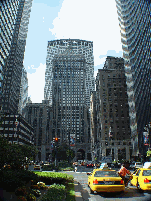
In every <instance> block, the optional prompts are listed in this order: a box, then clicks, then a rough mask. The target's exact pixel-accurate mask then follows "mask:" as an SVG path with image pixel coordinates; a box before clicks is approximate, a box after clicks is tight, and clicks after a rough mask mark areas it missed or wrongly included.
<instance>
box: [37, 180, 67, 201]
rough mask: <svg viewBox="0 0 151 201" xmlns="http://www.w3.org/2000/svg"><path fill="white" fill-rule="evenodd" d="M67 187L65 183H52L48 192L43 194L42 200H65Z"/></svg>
mask: <svg viewBox="0 0 151 201" xmlns="http://www.w3.org/2000/svg"><path fill="white" fill-rule="evenodd" d="M65 200H66V188H65V186H64V185H59V184H54V185H51V186H50V188H49V189H48V191H47V193H46V194H45V195H43V197H42V198H41V199H40V201H65Z"/></svg>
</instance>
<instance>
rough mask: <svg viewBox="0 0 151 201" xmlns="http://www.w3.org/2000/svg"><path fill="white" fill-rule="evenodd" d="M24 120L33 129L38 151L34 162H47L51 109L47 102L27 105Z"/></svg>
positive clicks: (50, 132) (50, 138)
mask: <svg viewBox="0 0 151 201" xmlns="http://www.w3.org/2000/svg"><path fill="white" fill-rule="evenodd" d="M24 114H25V119H26V120H27V121H28V122H29V123H30V124H31V125H32V127H33V128H34V145H35V146H36V147H37V149H38V151H39V152H38V155H37V156H36V161H48V160H50V159H51V153H52V149H53V147H52V141H53V139H52V122H51V120H52V108H51V107H50V106H49V105H48V103H47V101H43V102H42V103H27V105H26V107H25V111H24Z"/></svg>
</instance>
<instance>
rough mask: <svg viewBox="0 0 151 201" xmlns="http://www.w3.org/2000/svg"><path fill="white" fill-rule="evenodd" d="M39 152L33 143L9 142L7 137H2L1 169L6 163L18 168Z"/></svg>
mask: <svg viewBox="0 0 151 201" xmlns="http://www.w3.org/2000/svg"><path fill="white" fill-rule="evenodd" d="M37 153H38V150H37V149H36V147H35V146H33V145H19V144H9V143H8V141H7V140H6V139H4V138H3V137H0V169H1V168H2V167H3V166H4V164H5V163H6V164H9V165H10V166H11V167H12V168H15V169H18V168H20V167H21V166H22V165H25V164H27V163H28V162H29V161H30V160H33V159H34V158H35V156H36V154H37Z"/></svg>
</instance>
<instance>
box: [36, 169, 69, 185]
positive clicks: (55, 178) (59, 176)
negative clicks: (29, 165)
mask: <svg viewBox="0 0 151 201" xmlns="http://www.w3.org/2000/svg"><path fill="white" fill-rule="evenodd" d="M36 174H37V175H38V176H39V179H40V181H42V182H44V183H45V184H47V185H51V184H54V183H57V184H65V183H66V182H68V181H69V182H71V181H73V176H72V175H68V174H65V173H56V172H36Z"/></svg>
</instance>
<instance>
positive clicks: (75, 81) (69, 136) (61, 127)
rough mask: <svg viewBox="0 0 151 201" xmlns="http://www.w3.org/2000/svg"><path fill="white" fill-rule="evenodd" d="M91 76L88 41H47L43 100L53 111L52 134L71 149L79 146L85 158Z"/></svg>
mask: <svg viewBox="0 0 151 201" xmlns="http://www.w3.org/2000/svg"><path fill="white" fill-rule="evenodd" d="M93 74H94V61H93V43H92V42H89V41H83V40H73V39H72V40H71V39H67V40H56V41H50V42H48V49H47V62H46V73H45V80H46V82H45V91H44V97H45V99H46V100H47V99H48V100H49V104H50V105H52V108H53V131H52V135H53V137H58V138H59V139H60V142H67V143H68V144H70V146H73V147H76V146H77V145H79V144H83V145H81V147H82V148H83V149H84V151H85V157H86V158H87V153H88V150H86V145H87V147H88V143H89V140H90V119H89V118H90V116H89V109H90V94H91V91H92V90H94V77H93ZM84 144H85V145H84ZM79 148H80V146H79ZM89 151H90V150H89Z"/></svg>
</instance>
